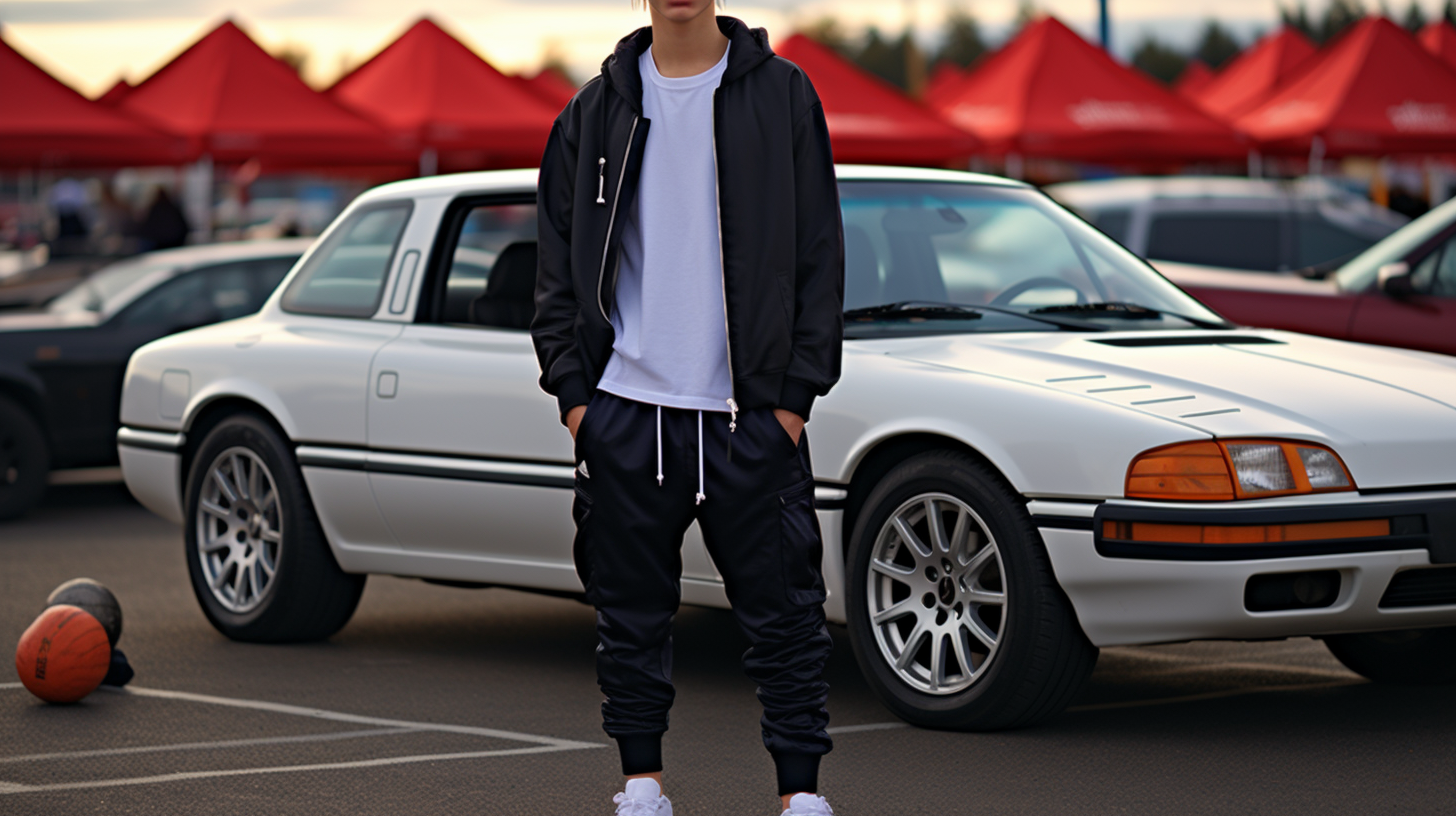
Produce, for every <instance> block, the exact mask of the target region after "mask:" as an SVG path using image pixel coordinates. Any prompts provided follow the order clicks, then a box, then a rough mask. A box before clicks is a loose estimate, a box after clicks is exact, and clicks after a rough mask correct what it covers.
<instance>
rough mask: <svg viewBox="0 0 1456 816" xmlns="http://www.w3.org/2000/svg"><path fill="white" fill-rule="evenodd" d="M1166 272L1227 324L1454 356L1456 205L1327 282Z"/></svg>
mask: <svg viewBox="0 0 1456 816" xmlns="http://www.w3.org/2000/svg"><path fill="white" fill-rule="evenodd" d="M1164 271H1165V272H1166V273H1167V274H1168V276H1169V277H1171V278H1173V279H1174V280H1176V281H1177V282H1178V283H1179V284H1180V285H1181V286H1182V287H1183V288H1184V289H1187V290H1188V291H1189V292H1191V293H1192V294H1193V295H1195V296H1196V297H1198V298H1199V299H1200V300H1202V301H1203V302H1204V303H1206V304H1208V305H1209V306H1212V307H1213V308H1214V309H1217V310H1218V312H1219V313H1220V314H1222V315H1224V316H1225V317H1227V318H1229V319H1231V320H1234V321H1236V322H1238V323H1242V324H1245V325H1249V326H1267V327H1270V328H1278V329H1289V330H1291V331H1300V332H1308V333H1310V334H1318V335H1323V336H1325V337H1334V338H1337V339H1341V340H1357V341H1359V342H1362V343H1376V344H1379V345H1382V346H1398V347H1401V348H1408V349H1420V350H1423V351H1434V352H1440V353H1443V354H1456V199H1453V200H1452V201H1448V202H1446V203H1445V204H1442V205H1440V206H1438V207H1436V208H1435V209H1433V210H1431V211H1430V212H1428V213H1426V214H1425V215H1423V216H1421V217H1420V218H1417V219H1416V220H1415V221H1413V222H1411V223H1410V224H1409V225H1407V226H1405V227H1403V228H1401V229H1400V231H1399V232H1396V233H1394V234H1392V235H1391V236H1390V237H1388V238H1386V239H1385V240H1383V241H1381V242H1380V243H1378V244H1376V245H1375V246H1373V247H1371V248H1370V249H1368V250H1366V251H1365V252H1363V253H1361V254H1360V255H1358V256H1357V257H1355V258H1354V259H1353V260H1351V261H1349V262H1348V263H1346V264H1345V265H1343V266H1341V267H1340V268H1339V270H1337V271H1336V272H1335V273H1334V274H1333V275H1332V276H1330V278H1329V279H1327V280H1322V281H1310V280H1303V279H1301V278H1299V277H1296V276H1281V275H1259V276H1251V275H1244V274H1241V273H1237V272H1220V271H1216V270H1207V269H1197V268H1192V267H1186V268H1167V269H1164Z"/></svg>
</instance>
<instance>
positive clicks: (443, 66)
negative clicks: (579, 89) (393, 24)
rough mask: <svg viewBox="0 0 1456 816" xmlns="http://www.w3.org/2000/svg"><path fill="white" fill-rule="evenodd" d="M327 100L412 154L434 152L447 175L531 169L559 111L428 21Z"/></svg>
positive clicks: (346, 80)
mask: <svg viewBox="0 0 1456 816" xmlns="http://www.w3.org/2000/svg"><path fill="white" fill-rule="evenodd" d="M329 95H330V96H331V97H332V98H334V99H336V100H338V101H339V102H341V103H343V104H345V105H347V106H349V107H350V108H352V109H354V110H356V111H358V112H359V113H361V114H363V115H365V116H368V117H369V118H370V119H373V120H374V121H376V122H378V123H380V124H381V125H383V126H384V127H385V128H387V129H388V130H389V131H390V132H391V133H396V134H399V135H401V136H403V137H406V138H408V139H409V140H410V142H411V144H413V145H414V146H415V148H416V150H434V151H437V152H438V155H439V160H440V165H441V166H442V167H445V166H448V167H450V168H451V169H467V168H468V169H483V168H499V167H534V166H536V165H537V164H538V163H539V162H540V161H541V153H542V151H543V150H545V149H546V137H547V136H548V135H549V134H550V133H551V124H552V122H554V121H555V119H556V114H557V113H558V112H559V110H560V109H559V108H558V107H554V106H551V105H548V104H546V103H545V102H542V101H541V100H540V99H539V98H537V97H536V96H535V95H534V94H532V93H531V92H530V91H527V90H526V89H524V88H522V87H521V85H520V84H519V83H518V82H516V81H514V80H512V79H511V78H510V77H508V76H506V75H505V74H502V73H501V72H499V71H497V70H496V69H495V68H493V67H491V65H490V63H488V62H486V61H485V60H483V59H481V58H480V57H479V56H478V55H476V53H475V52H473V51H471V50H470V49H469V48H467V47H466V46H465V45H464V44H463V43H461V42H460V41H459V40H457V39H455V38H454V37H452V36H450V35H449V34H447V33H446V32H445V31H444V30H443V29H441V28H440V27H439V26H438V25H436V24H435V23H434V21H432V20H430V19H428V18H423V19H421V20H420V21H419V22H417V23H415V24H414V25H413V26H411V27H410V29H409V30H408V31H406V32H405V33H404V34H402V35H400V38H399V39H397V40H395V41H394V42H393V43H390V44H389V45H388V46H386V47H385V49H384V50H383V51H380V52H379V53H378V54H376V55H374V57H373V58H372V59H370V60H369V61H368V62H366V63H364V64H363V65H361V66H359V67H358V68H357V69H355V70H354V71H353V72H351V73H350V74H349V75H348V76H345V77H344V78H343V79H341V80H339V81H338V83H337V84H335V85H334V87H333V88H331V89H330V90H329ZM421 164H422V165H427V164H428V162H427V161H426V160H423V159H422V160H421ZM425 169H426V171H427V172H428V168H427V167H426V168H425Z"/></svg>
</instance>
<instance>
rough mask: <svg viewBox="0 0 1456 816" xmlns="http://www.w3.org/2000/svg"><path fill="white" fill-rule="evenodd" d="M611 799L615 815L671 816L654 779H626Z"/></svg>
mask: <svg viewBox="0 0 1456 816" xmlns="http://www.w3.org/2000/svg"><path fill="white" fill-rule="evenodd" d="M612 801H613V802H616V803H617V816H672V803H671V802H669V801H667V797H666V796H663V795H662V788H661V787H660V786H659V785H658V784H657V780H656V779H628V780H627V789H626V790H625V791H623V792H621V793H619V794H617V795H616V796H613V797H612ZM810 812H811V813H813V812H816V811H810Z"/></svg>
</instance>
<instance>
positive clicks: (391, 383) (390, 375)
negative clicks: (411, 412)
mask: <svg viewBox="0 0 1456 816" xmlns="http://www.w3.org/2000/svg"><path fill="white" fill-rule="evenodd" d="M398 392H399V374H398V373H396V372H393V371H381V372H379V382H378V384H377V385H376V386H375V387H374V393H375V394H377V395H378V396H379V398H380V399H394V395H395V394H397V393H398Z"/></svg>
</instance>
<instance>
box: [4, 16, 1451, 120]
mask: <svg viewBox="0 0 1456 816" xmlns="http://www.w3.org/2000/svg"><path fill="white" fill-rule="evenodd" d="M957 2H960V3H961V4H962V7H963V8H966V9H968V10H969V11H970V12H971V13H972V14H973V15H974V16H975V17H976V19H977V20H978V21H979V22H981V23H982V25H983V29H984V30H985V32H986V33H987V34H988V35H989V36H990V37H991V38H992V39H993V41H994V39H995V38H996V37H998V36H999V34H1000V33H1001V32H1002V31H1004V30H1005V29H1006V27H1007V26H1008V25H1009V23H1010V21H1011V20H1012V19H1013V18H1014V17H1015V14H1016V8H1017V0H898V2H897V0H728V4H727V7H726V9H725V10H724V11H723V12H721V13H725V14H731V15H733V16H735V17H739V18H741V19H743V20H744V21H746V22H747V23H749V24H750V25H753V26H763V27H765V28H767V29H768V30H769V33H770V35H771V36H773V37H784V36H787V35H788V34H789V33H791V32H792V31H793V30H794V28H795V26H796V24H798V25H801V24H803V23H806V22H809V21H813V20H815V19H817V18H819V17H822V16H825V15H833V16H834V17H836V18H838V19H839V20H840V21H841V22H842V23H843V24H844V26H845V28H846V29H848V30H849V31H851V32H854V31H856V30H858V29H860V28H862V27H863V26H865V25H871V24H873V25H877V26H879V27H880V28H881V29H882V30H886V31H894V32H898V31H900V30H902V29H903V28H904V27H905V24H906V21H907V19H910V18H911V17H912V16H913V18H914V19H915V20H916V22H917V24H918V25H917V28H916V31H917V32H918V33H919V34H920V40H921V42H923V43H929V42H931V41H932V40H934V38H935V37H936V36H937V30H938V29H939V26H940V23H941V22H942V21H943V19H944V17H945V14H946V12H947V11H948V10H949V9H950V8H951V6H952V5H953V4H955V3H957ZM1109 2H1110V3H1111V9H1112V17H1113V21H1114V27H1113V44H1114V48H1115V50H1117V51H1119V52H1121V53H1122V54H1123V56H1126V55H1127V52H1128V51H1130V49H1131V48H1132V47H1133V45H1134V44H1135V43H1136V42H1137V41H1138V40H1140V39H1141V38H1142V35H1143V34H1144V33H1148V32H1152V33H1155V34H1157V35H1158V36H1160V37H1162V38H1163V39H1165V40H1168V41H1170V42H1174V43H1177V44H1186V43H1187V42H1189V41H1191V40H1192V38H1193V37H1195V36H1196V33H1197V31H1198V29H1199V27H1200V25H1201V22H1202V21H1203V20H1204V19H1205V18H1207V17H1210V16H1214V17H1217V18H1218V19H1219V20H1220V21H1222V22H1224V23H1225V24H1226V25H1228V26H1230V27H1231V28H1232V29H1233V30H1235V31H1236V32H1238V33H1239V34H1241V35H1243V36H1245V37H1248V36H1251V35H1252V34H1253V33H1254V32H1256V31H1258V30H1261V29H1262V30H1267V29H1269V28H1272V27H1273V26H1274V25H1275V23H1276V22H1277V19H1278V6H1277V5H1276V0H1109ZM1324 2H1325V0H1309V2H1308V6H1309V7H1310V9H1311V11H1312V12H1318V11H1319V10H1321V9H1322V8H1323V6H1324ZM1406 2H1408V0H1393V1H1392V2H1391V5H1392V7H1393V8H1394V9H1395V10H1396V12H1398V13H1399V12H1403V11H1404V9H1405V7H1406V6H1405V4H1406ZM1417 2H1419V3H1420V5H1421V6H1422V7H1423V8H1425V9H1426V11H1427V16H1432V17H1433V16H1435V15H1436V13H1437V10H1438V8H1439V7H1440V4H1441V2H1442V0H1417ZM1035 5H1036V6H1037V7H1038V8H1040V9H1043V10H1046V11H1049V12H1051V13H1053V14H1056V15H1057V16H1059V17H1061V18H1062V19H1063V20H1064V21H1065V22H1067V23H1068V24H1069V25H1072V26H1073V27H1075V28H1078V29H1080V30H1081V31H1083V32H1084V33H1086V34H1088V35H1091V34H1092V33H1093V32H1094V30H1095V26H1096V14H1097V8H1096V0H1037V1H1036V2H1035ZM1371 5H1374V4H1373V3H1371ZM426 13H428V14H430V15H431V16H433V17H434V18H435V19H436V20H437V21H439V22H440V23H442V24H443V25H444V26H445V27H446V28H447V30H450V31H451V32H453V33H455V34H457V35H458V36H460V37H461V38H462V39H463V40H465V42H466V43H467V44H469V45H470V46H471V47H472V48H474V49H476V50H477V51H478V52H480V53H481V54H482V56H484V57H486V58H487V59H488V60H490V61H491V63H492V64H494V65H495V66H496V67H497V68H500V69H501V70H503V71H507V72H518V71H527V72H529V71H534V70H535V69H536V68H537V67H538V66H539V65H540V64H541V61H542V60H543V58H545V57H546V56H547V55H548V54H554V55H558V56H559V57H560V58H562V59H563V60H564V61H565V62H566V63H567V65H568V66H569V67H570V68H571V70H572V71H573V73H574V74H575V76H576V78H577V79H578V80H579V81H581V80H585V79H586V78H588V77H590V76H591V75H592V74H594V73H595V72H596V69H597V66H598V65H600V63H601V60H602V58H603V57H605V56H606V55H607V54H608V53H609V52H610V51H611V48H612V45H613V44H614V43H615V42H616V41H617V39H618V38H620V37H621V36H622V35H623V34H625V33H626V32H628V31H630V30H631V29H633V28H635V27H637V26H639V25H645V24H646V23H647V13H646V12H645V11H641V10H638V11H634V10H633V9H632V6H631V3H630V0H431V2H429V3H428V4H421V5H409V6H403V5H402V4H400V3H399V2H397V0H250V1H249V2H239V0H0V37H3V38H4V39H5V41H6V42H8V43H10V45H12V46H13V47H15V48H16V49H17V50H19V51H21V52H22V53H23V54H25V55H26V56H27V57H29V58H31V59H32V60H35V61H36V62H38V63H39V64H41V65H42V67H44V68H45V69H46V70H48V71H50V72H51V73H52V74H54V75H56V76H57V77H58V78H60V79H61V80H62V81H64V82H66V83H68V84H70V85H71V86H72V87H75V88H76V89H77V90H80V91H81V92H82V93H85V94H87V95H89V96H93V97H94V96H97V95H100V94H101V93H102V92H104V91H105V90H106V89H107V88H108V87H110V86H111V84H112V83H114V82H115V81H116V80H117V79H118V78H125V79H127V80H128V81H131V82H133V83H135V82H138V81H140V80H143V79H145V78H146V77H147V76H148V75H150V74H151V73H152V72H153V71H155V70H156V69H157V68H159V67H160V66H162V65H163V64H165V63H166V62H167V60H169V59H170V58H171V57H173V56H175V55H176V54H177V53H178V52H179V51H181V50H182V49H184V48H185V47H186V46H187V45H188V44H190V43H191V42H193V41H194V40H196V39H197V38H198V37H200V36H201V35H202V34H204V33H206V32H207V31H208V30H210V29H211V28H212V27H213V26H215V25H217V23H218V22H219V21H221V20H223V19H225V18H227V17H232V18H233V19H235V20H237V21H238V22H239V24H240V25H242V26H243V27H244V29H245V30H247V31H248V32H249V33H250V34H252V35H253V36H254V37H255V38H256V39H257V40H258V41H259V42H260V44H262V45H263V47H264V48H267V49H269V50H270V51H274V52H277V51H279V50H280V49H284V48H289V47H293V48H298V47H301V48H303V49H304V50H306V51H307V52H308V54H309V60H308V62H307V64H306V66H305V69H304V77H305V79H307V80H308V81H309V82H310V83H312V84H313V85H315V86H316V87H326V86H327V85H329V84H330V83H332V82H333V80H334V79H336V78H337V77H338V76H339V75H340V73H341V71H343V70H345V69H347V68H348V67H350V66H352V65H357V64H358V63H360V62H362V61H363V60H364V59H366V58H368V57H369V56H370V55H371V54H373V53H374V52H376V51H378V50H379V49H380V48H382V47H384V46H385V45H387V44H388V43H389V42H390V41H391V40H392V39H393V38H394V37H396V36H398V34H399V33H400V32H402V31H403V30H404V29H406V28H408V27H409V25H410V24H411V23H413V22H414V21H415V20H416V19H418V17H419V16H420V15H422V14H426Z"/></svg>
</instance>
